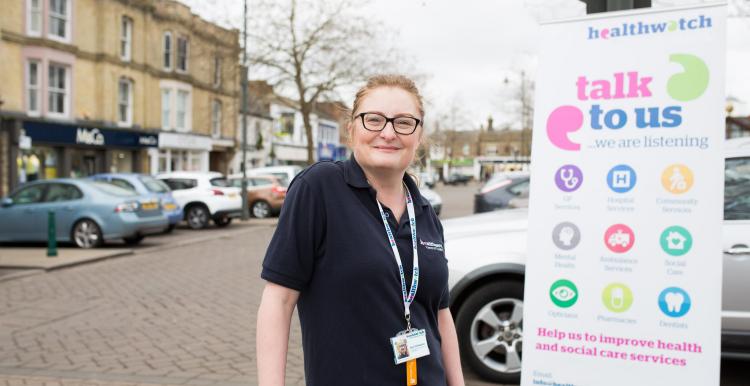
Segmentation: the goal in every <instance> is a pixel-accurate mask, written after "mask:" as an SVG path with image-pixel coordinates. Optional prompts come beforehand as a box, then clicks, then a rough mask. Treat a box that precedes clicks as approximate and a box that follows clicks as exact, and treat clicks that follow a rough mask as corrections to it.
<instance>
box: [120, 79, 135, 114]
mask: <svg viewBox="0 0 750 386" xmlns="http://www.w3.org/2000/svg"><path fill="white" fill-rule="evenodd" d="M117 122H118V123H119V124H120V125H128V126H129V125H132V124H133V81H131V80H130V79H125V78H123V79H120V82H119V84H118V86H117Z"/></svg>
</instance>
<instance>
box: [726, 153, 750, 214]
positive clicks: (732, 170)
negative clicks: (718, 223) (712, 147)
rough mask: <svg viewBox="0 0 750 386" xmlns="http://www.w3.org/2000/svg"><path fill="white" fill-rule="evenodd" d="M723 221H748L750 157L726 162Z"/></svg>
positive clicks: (749, 211)
mask: <svg viewBox="0 0 750 386" xmlns="http://www.w3.org/2000/svg"><path fill="white" fill-rule="evenodd" d="M724 220H750V157H742V158H727V160H726V163H725V166H724Z"/></svg>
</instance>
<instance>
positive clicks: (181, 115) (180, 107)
mask: <svg viewBox="0 0 750 386" xmlns="http://www.w3.org/2000/svg"><path fill="white" fill-rule="evenodd" d="M188 95H189V93H188V92H187V91H183V90H178V91H177V108H176V109H175V110H176V111H175V112H176V122H175V127H176V128H177V130H182V131H187V129H188V128H187V125H186V124H187V105H188Z"/></svg>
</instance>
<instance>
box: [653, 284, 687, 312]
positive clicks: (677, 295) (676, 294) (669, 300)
mask: <svg viewBox="0 0 750 386" xmlns="http://www.w3.org/2000/svg"><path fill="white" fill-rule="evenodd" d="M690 306H691V301H690V296H689V295H688V293H687V292H685V290H684V289H682V288H679V287H669V288H666V289H664V290H663V291H661V294H659V309H661V312H663V313H664V315H667V316H669V317H670V318H679V317H682V316H684V315H685V314H687V313H688V311H690Z"/></svg>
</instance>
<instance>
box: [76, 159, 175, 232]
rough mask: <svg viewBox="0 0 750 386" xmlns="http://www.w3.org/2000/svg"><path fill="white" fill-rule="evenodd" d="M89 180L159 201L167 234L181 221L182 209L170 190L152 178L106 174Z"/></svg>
mask: <svg viewBox="0 0 750 386" xmlns="http://www.w3.org/2000/svg"><path fill="white" fill-rule="evenodd" d="M89 178H90V179H92V180H94V181H103V182H109V183H111V184H113V185H117V186H119V187H121V188H123V189H128V190H132V191H134V192H136V193H138V194H140V195H141V196H147V197H153V198H155V199H157V200H159V203H160V205H161V208H162V211H163V212H164V214H165V215H166V216H167V219H168V220H169V228H167V232H171V231H172V230H173V229H174V227H175V226H177V223H179V222H180V221H182V218H183V213H182V207H181V206H180V205H179V204H177V201H175V199H174V197H172V190H171V189H169V186H167V184H165V183H164V182H162V181H160V180H158V179H156V178H154V177H151V176H149V175H146V174H138V173H107V174H96V175H93V176H91V177H89Z"/></svg>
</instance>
